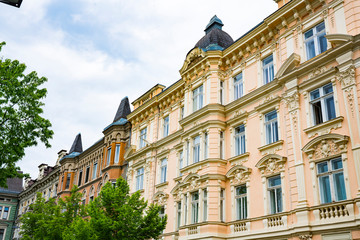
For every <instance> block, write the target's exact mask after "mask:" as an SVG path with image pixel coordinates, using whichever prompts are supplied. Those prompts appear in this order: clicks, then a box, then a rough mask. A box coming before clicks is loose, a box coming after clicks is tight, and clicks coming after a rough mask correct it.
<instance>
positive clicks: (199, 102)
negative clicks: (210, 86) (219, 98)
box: [193, 85, 203, 112]
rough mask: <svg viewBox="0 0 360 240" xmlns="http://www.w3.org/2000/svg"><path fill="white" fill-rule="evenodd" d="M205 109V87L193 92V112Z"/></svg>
mask: <svg viewBox="0 0 360 240" xmlns="http://www.w3.org/2000/svg"><path fill="white" fill-rule="evenodd" d="M202 107H203V86H202V85H201V86H200V87H198V88H196V89H195V90H193V111H194V112H195V111H197V110H199V109H200V108H202Z"/></svg>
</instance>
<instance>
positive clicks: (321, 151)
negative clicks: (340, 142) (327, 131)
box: [314, 139, 339, 159]
mask: <svg viewBox="0 0 360 240" xmlns="http://www.w3.org/2000/svg"><path fill="white" fill-rule="evenodd" d="M338 153H339V148H338V146H337V145H336V144H335V142H334V140H333V139H331V140H322V141H321V142H320V143H319V144H318V145H317V146H315V153H314V157H315V158H316V159H320V158H326V157H329V156H331V155H335V154H338Z"/></svg>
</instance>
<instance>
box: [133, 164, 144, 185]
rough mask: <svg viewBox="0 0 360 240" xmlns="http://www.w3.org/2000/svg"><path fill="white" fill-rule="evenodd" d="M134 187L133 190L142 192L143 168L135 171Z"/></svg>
mask: <svg viewBox="0 0 360 240" xmlns="http://www.w3.org/2000/svg"><path fill="white" fill-rule="evenodd" d="M135 178H136V181H135V182H136V186H135V190H136V191H139V190H143V189H144V167H141V168H138V169H136V176H135Z"/></svg>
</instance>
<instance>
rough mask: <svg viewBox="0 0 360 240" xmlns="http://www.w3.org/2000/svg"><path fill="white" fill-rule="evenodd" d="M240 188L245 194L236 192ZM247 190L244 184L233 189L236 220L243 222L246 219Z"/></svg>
mask: <svg viewBox="0 0 360 240" xmlns="http://www.w3.org/2000/svg"><path fill="white" fill-rule="evenodd" d="M240 188H245V193H240V194H238V193H237V192H238V191H237V190H238V189H240ZM247 190H248V189H247V186H246V184H242V185H239V186H237V187H235V209H236V220H244V219H247V217H248V204H247V200H248V199H247V198H248V196H247Z"/></svg>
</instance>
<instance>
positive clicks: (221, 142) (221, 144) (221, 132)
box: [219, 131, 225, 159]
mask: <svg viewBox="0 0 360 240" xmlns="http://www.w3.org/2000/svg"><path fill="white" fill-rule="evenodd" d="M219 144H220V158H221V159H224V147H225V146H224V131H220V143H219Z"/></svg>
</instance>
